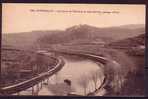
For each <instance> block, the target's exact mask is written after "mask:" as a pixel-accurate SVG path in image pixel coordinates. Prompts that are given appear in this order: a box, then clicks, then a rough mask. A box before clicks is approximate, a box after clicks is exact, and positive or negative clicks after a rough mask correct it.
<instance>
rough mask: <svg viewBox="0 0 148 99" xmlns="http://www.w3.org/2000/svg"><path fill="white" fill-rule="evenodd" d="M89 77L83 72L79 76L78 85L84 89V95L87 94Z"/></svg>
mask: <svg viewBox="0 0 148 99" xmlns="http://www.w3.org/2000/svg"><path fill="white" fill-rule="evenodd" d="M89 79H90V78H89V77H88V76H87V75H85V74H83V75H82V76H81V78H79V82H78V83H79V85H80V86H82V87H83V89H84V95H87V86H88V83H89Z"/></svg>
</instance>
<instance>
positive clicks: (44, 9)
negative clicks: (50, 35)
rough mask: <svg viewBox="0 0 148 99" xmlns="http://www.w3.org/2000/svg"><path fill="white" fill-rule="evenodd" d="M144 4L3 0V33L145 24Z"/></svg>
mask: <svg viewBox="0 0 148 99" xmlns="http://www.w3.org/2000/svg"><path fill="white" fill-rule="evenodd" d="M145 8H146V6H145V5H142V4H141V5H140V4H139V5H133V4H132V5H127V4H122V5H121V4H43V3H42V4H29V3H28V4H26V3H25V4H23V3H22V4H20V3H19V4H15V3H13V4H12V3H3V4H2V33H21V32H29V31H36V30H57V29H58V30H64V29H66V28H68V27H71V26H73V25H79V24H88V25H92V26H96V27H111V26H119V25H126V24H145V16H146V13H145V12H146V11H145ZM70 11H71V12H70ZM93 11H94V12H93ZM80 12H81V13H80Z"/></svg>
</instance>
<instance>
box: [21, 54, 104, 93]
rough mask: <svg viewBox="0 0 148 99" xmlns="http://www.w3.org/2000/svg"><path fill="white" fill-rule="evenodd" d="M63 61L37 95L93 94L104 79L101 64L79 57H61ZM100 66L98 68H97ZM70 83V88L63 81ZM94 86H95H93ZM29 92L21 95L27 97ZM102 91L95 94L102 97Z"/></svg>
mask: <svg viewBox="0 0 148 99" xmlns="http://www.w3.org/2000/svg"><path fill="white" fill-rule="evenodd" d="M63 59H64V61H65V65H64V67H63V68H62V69H61V70H60V71H59V72H58V73H56V74H55V75H53V76H52V77H50V79H49V81H48V82H47V83H48V84H47V83H44V84H43V87H42V88H41V89H40V91H39V93H38V95H59V96H61V95H66V94H67V92H68V93H72V94H77V95H86V94H88V93H90V92H93V91H94V90H95V88H98V87H99V86H100V85H101V83H102V82H103V79H104V74H103V71H102V69H101V68H100V66H101V65H102V64H98V63H95V62H94V61H92V60H90V59H86V58H80V57H75V56H74V57H73V56H72V57H69V56H68V57H67V56H63ZM99 65H100V66H99ZM65 79H68V80H70V81H71V86H70V87H68V85H66V84H65V83H64V80H65ZM95 84H96V86H95ZM30 93H31V92H30V91H29V90H28V91H23V92H21V93H20V94H21V95H28V94H30ZM104 93H105V91H104V90H100V92H99V93H97V95H98V96H102V95H103V94H104Z"/></svg>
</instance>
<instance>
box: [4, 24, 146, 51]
mask: <svg viewBox="0 0 148 99" xmlns="http://www.w3.org/2000/svg"><path fill="white" fill-rule="evenodd" d="M130 27H131V28H129V25H128V26H119V27H108V28H98V27H94V26H89V25H86V24H84V25H76V26H72V27H69V28H67V29H66V30H64V31H59V30H54V31H50V30H48V31H32V32H24V33H11V34H2V44H6V45H13V46H16V47H21V48H24V49H25V48H32V47H33V48H36V47H37V46H38V44H39V45H43V44H63V43H75V44H76V43H81V42H85V41H87V42H90V43H91V42H94V40H96V41H100V40H101V41H103V42H107V43H109V42H112V41H115V40H121V39H125V38H128V37H133V36H137V35H139V34H142V33H144V32H145V30H144V25H130ZM78 40H80V42H78ZM83 40H84V41H83Z"/></svg>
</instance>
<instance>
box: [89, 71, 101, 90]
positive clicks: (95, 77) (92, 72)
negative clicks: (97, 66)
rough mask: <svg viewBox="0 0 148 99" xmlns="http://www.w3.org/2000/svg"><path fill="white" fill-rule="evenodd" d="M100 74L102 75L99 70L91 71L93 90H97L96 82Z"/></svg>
mask: <svg viewBox="0 0 148 99" xmlns="http://www.w3.org/2000/svg"><path fill="white" fill-rule="evenodd" d="M101 76H103V75H101V73H100V71H99V70H93V71H91V79H92V81H93V83H94V86H95V90H97V83H98V81H99V79H100V78H102V77H101Z"/></svg>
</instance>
